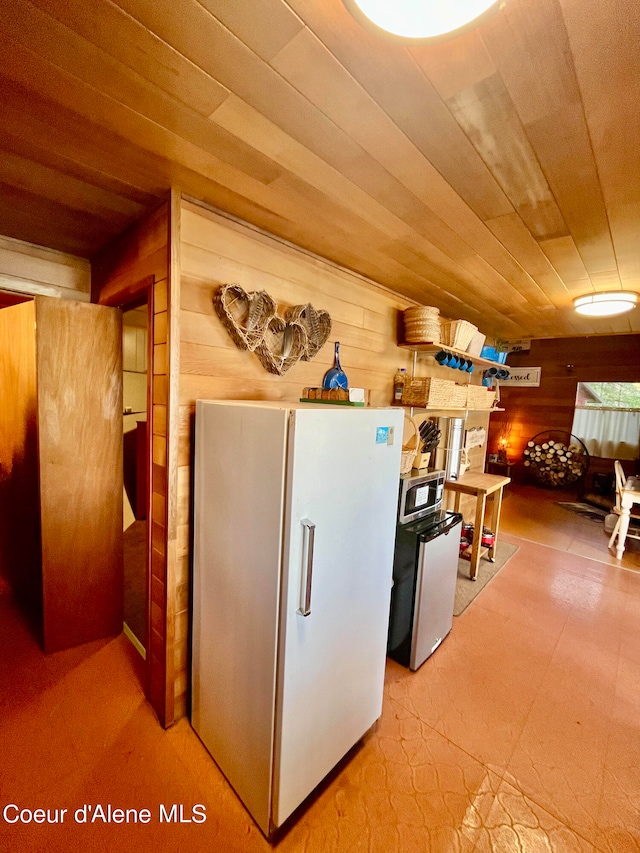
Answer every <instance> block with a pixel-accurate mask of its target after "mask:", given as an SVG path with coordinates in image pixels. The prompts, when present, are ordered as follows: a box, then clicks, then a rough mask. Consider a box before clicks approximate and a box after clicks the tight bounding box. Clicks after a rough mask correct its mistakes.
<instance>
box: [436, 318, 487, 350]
mask: <svg viewBox="0 0 640 853" xmlns="http://www.w3.org/2000/svg"><path fill="white" fill-rule="evenodd" d="M477 331H478V327H477V326H474V325H473V323H469V322H468V321H467V320H449V321H447V322H444V323H441V324H440V339H441V341H442V343H443V344H446V345H447V346H449V347H455V348H456V349H461V350H466V348H467V347H468V346H469V344H470V343H471V339H472V338H473V336H474V335H475V333H476V332H477Z"/></svg>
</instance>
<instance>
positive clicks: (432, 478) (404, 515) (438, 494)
mask: <svg viewBox="0 0 640 853" xmlns="http://www.w3.org/2000/svg"><path fill="white" fill-rule="evenodd" d="M444 477H445V475H444V471H439V470H435V469H431V468H428V469H427V470H426V471H421V472H420V473H419V474H415V473H413V472H411V473H409V474H402V476H401V477H400V498H399V501H398V524H409V522H411V521H417V520H418V519H419V518H424V517H425V516H427V515H430V514H431V513H432V512H436V510H439V509H440V508H441V507H442V495H443V493H444Z"/></svg>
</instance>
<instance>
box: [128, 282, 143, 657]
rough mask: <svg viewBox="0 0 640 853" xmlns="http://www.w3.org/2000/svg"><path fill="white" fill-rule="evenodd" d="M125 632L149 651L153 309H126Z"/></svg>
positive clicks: (140, 649)
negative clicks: (150, 385)
mask: <svg viewBox="0 0 640 853" xmlns="http://www.w3.org/2000/svg"><path fill="white" fill-rule="evenodd" d="M122 401H123V413H122V443H123V487H124V489H123V510H124V511H123V557H124V560H123V564H124V624H123V630H124V633H125V634H126V636H127V637H128V638H129V640H130V641H131V642H132V643H133V645H134V646H135V648H136V649H137V650H138V652H139V653H140V655H141V656H142V657H143V658H145V659H146V653H147V648H148V632H149V626H148V541H149V530H148V508H149V507H148V504H149V433H148V412H149V305H148V301H147V299H146V297H145V298H144V299H143V300H142V301H137V302H136V303H135V304H133V305H127V306H126V307H124V308H123V309H122Z"/></svg>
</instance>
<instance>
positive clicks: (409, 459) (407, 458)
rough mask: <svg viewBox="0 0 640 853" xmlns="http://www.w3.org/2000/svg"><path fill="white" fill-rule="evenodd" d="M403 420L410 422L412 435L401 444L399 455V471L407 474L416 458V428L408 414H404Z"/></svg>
mask: <svg viewBox="0 0 640 853" xmlns="http://www.w3.org/2000/svg"><path fill="white" fill-rule="evenodd" d="M404 419H405V421H408V422H409V423H410V424H411V429H412V435H411V436H410V438H408V439H407V441H406V443H405V442H404V437H403V444H402V455H401V456H400V473H401V474H408V473H409V471H411V469H412V468H413V462H414V460H415V458H416V454H417V452H418V441H419V439H418V428H417V426H416V425H415V423H414V422H413V418H410V417H409V416H408V415H405V416H404Z"/></svg>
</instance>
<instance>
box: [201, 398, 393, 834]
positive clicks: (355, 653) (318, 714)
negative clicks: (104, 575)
mask: <svg viewBox="0 0 640 853" xmlns="http://www.w3.org/2000/svg"><path fill="white" fill-rule="evenodd" d="M402 428H403V412H402V410H401V409H371V408H362V409H360V408H354V407H346V406H344V407H341V406H328V405H307V404H287V403H266V402H265V403H263V402H255V403H253V402H248V403H244V402H218V401H201V400H199V401H197V403H196V426H195V432H196V437H195V483H194V502H195V503H194V578H193V635H192V724H193V727H194V729H195V730H196V732H197V733H198V735H199V737H200V738H201V740H202V741H203V743H204V744H205V746H206V747H207V749H208V750H209V752H210V753H211V755H212V756H213V758H214V759H215V761H216V763H217V764H218V766H219V767H220V769H221V770H222V772H223V773H224V774H225V776H226V777H227V779H228V780H229V782H230V783H231V785H232V786H233V788H234V789H235V791H236V793H237V794H238V796H239V797H240V799H241V800H242V802H243V803H244V804H245V806H246V807H247V809H248V811H249V812H250V813H251V815H252V816H253V818H254V820H255V821H256V823H257V824H258V826H259V827H260V829H261V830H262V831H263V832H264V834H265V835H267V836H269V835H271V833H272V832H273V831H274V830H275V829H276V828H277V827H279V826H281V825H282V824H283V823H284V821H285V820H286V819H287V818H288V817H289V816H290V815H291V814H292V813H293V812H294V810H295V809H296V808H297V807H298V806H299V805H300V804H301V803H302V802H303V801H304V800H305V798H306V797H307V796H308V795H309V794H310V793H311V791H313V789H314V788H315V787H316V786H317V785H318V783H319V782H321V781H322V779H323V778H324V777H325V776H326V775H327V773H329V771H330V770H331V769H332V768H333V767H334V766H335V765H336V764H337V763H338V761H340V759H341V758H343V756H344V755H345V754H346V753H347V752H348V751H349V749H350V748H351V747H352V746H353V745H354V744H355V743H357V741H358V740H359V739H360V738H361V737H362V736H363V735H364V734H365V732H366V731H367V730H368V729H369V728H370V727H371V725H372V724H373V723H374V722H375V721H376V720H377V719H378V717H379V716H380V714H381V711H382V694H383V684H384V668H385V658H386V645H387V631H388V625H389V602H390V593H391V584H392V568H393V551H394V536H395V526H396V512H397V500H398V483H399V471H400V452H401V445H402Z"/></svg>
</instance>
